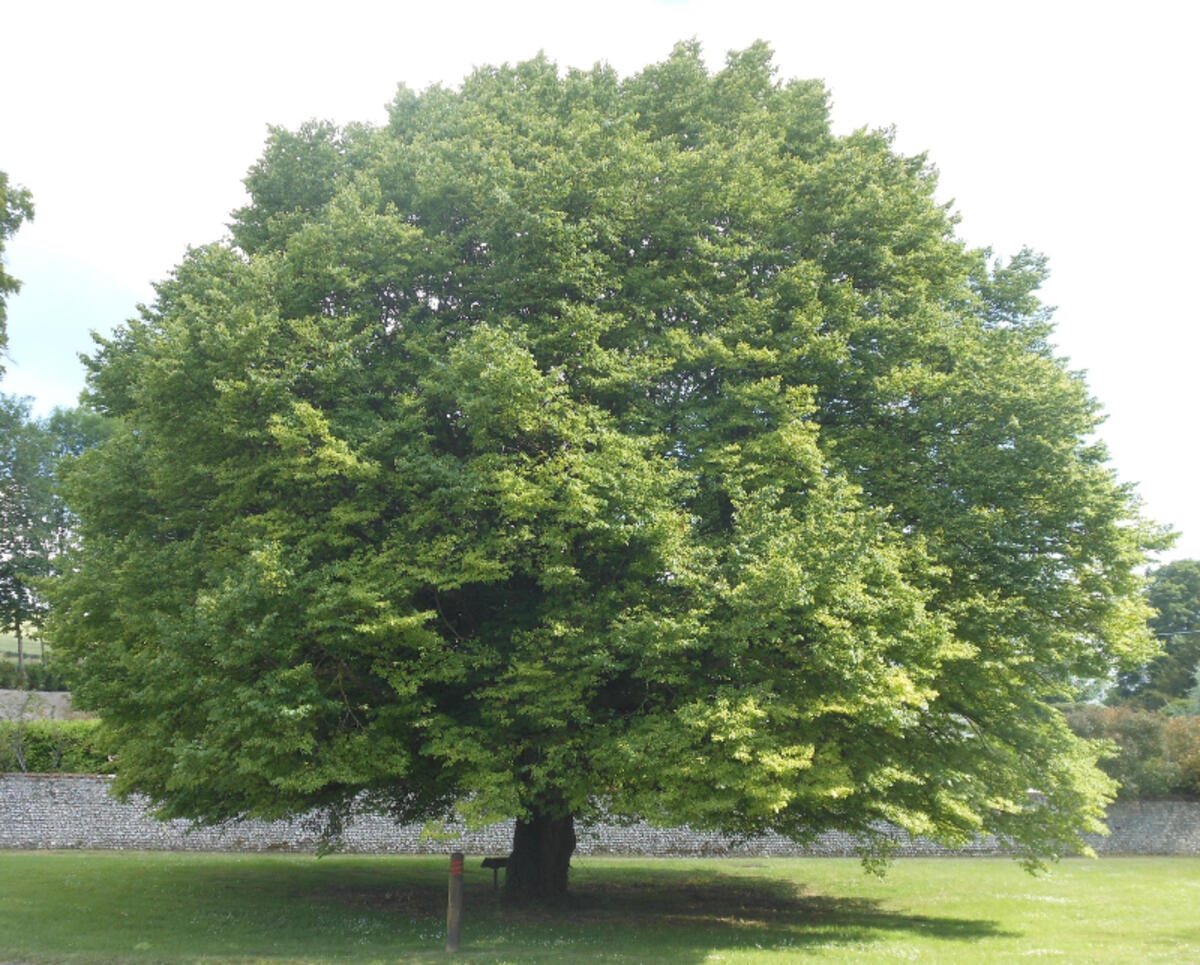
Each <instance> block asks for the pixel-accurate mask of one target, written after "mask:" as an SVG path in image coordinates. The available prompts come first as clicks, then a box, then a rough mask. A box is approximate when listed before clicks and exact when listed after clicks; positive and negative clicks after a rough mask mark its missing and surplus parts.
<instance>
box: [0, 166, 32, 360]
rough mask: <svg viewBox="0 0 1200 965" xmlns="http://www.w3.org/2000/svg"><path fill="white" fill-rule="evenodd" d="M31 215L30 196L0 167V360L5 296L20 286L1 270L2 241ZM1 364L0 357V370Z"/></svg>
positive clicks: (4, 342) (4, 339)
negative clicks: (14, 183)
mask: <svg viewBox="0 0 1200 965" xmlns="http://www.w3.org/2000/svg"><path fill="white" fill-rule="evenodd" d="M26 219H30V220H32V219H33V199H32V198H31V197H30V194H29V192H28V191H27V190H26V189H25V188H21V187H18V186H16V185H10V184H9V183H8V175H7V174H5V173H4V172H3V171H0V360H3V358H4V350H5V348H6V347H7V346H8V309H7V306H6V305H5V302H6V301H7V300H8V296H9V295H12V294H14V293H16V292H18V291H20V290H21V283H20V282H19V281H18V280H17V279H15V278H13V277H12V275H10V274H8V273H7V272H6V271H5V270H4V243H5V242H6V241H7V240H8V239H9V238H10V237H12V235H14V234H16V231H17V229H18V228H20V227H21V224H22V222H24V221H25V220H26ZM3 371H4V366H3V364H2V361H0V373H3Z"/></svg>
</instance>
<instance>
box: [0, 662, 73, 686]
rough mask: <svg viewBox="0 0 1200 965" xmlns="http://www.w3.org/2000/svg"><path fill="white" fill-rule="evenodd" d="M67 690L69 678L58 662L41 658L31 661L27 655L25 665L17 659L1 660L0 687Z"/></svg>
mask: <svg viewBox="0 0 1200 965" xmlns="http://www.w3.org/2000/svg"><path fill="white" fill-rule="evenodd" d="M20 688H23V689H26V690H66V689H67V678H66V675H65V674H63V673H62V671H61V670H60V669H59V666H58V664H57V663H55V662H53V661H47V662H45V663H43V662H42V661H41V660H38V661H36V662H31V661H30V659H29V657H28V656H26V658H25V662H24V666H23V667H19V666H18V665H17V661H16V660H0V689H9V690H14V689H20Z"/></svg>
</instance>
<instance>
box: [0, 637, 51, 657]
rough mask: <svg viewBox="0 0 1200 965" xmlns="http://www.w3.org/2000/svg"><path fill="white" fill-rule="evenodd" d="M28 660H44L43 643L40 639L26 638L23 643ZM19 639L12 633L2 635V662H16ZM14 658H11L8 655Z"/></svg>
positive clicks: (22, 647) (0, 652)
mask: <svg viewBox="0 0 1200 965" xmlns="http://www.w3.org/2000/svg"><path fill="white" fill-rule="evenodd" d="M21 649H22V650H23V651H24V652H25V659H26V660H41V659H42V641H41V639H40V638H39V637H26V638H25V639H24V640H22V641H21ZM16 652H17V638H16V635H15V634H12V633H0V660H16V659H17V658H16V656H15V654H16ZM10 653H11V654H13V655H14V656H12V657H9V656H8V654H10Z"/></svg>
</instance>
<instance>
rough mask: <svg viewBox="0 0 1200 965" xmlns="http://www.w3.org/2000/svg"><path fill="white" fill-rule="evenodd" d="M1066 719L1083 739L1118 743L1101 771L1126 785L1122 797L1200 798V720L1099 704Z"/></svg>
mask: <svg viewBox="0 0 1200 965" xmlns="http://www.w3.org/2000/svg"><path fill="white" fill-rule="evenodd" d="M1066 717H1067V723H1068V724H1070V726H1071V729H1072V730H1073V731H1075V733H1076V734H1078V735H1079V736H1080V737H1087V738H1089V739H1092V740H1107V741H1111V742H1112V743H1113V744H1114V745H1115V748H1114V749H1115V753H1114V754H1113V755H1112V756H1111V757H1109V758H1108V759H1107V760H1103V761H1101V762H1100V767H1101V768H1102V769H1103V770H1104V772H1105V773H1107V774H1108V775H1109V776H1110V777H1112V778H1115V779H1116V780H1117V781H1119V782H1120V784H1121V788H1120V790H1119V791H1118V796H1119V797H1121V798H1124V799H1138V798H1163V797H1185V798H1200V717H1168V716H1167V715H1166V714H1159V713H1155V712H1153V711H1146V710H1137V709H1135V708H1132V707H1101V706H1098V705H1095V704H1081V705H1077V706H1075V707H1072V708H1070V709H1069V710H1067V712H1066Z"/></svg>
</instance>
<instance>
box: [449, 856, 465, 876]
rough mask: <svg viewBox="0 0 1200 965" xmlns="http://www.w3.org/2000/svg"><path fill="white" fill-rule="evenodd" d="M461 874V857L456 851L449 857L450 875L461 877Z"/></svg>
mask: <svg viewBox="0 0 1200 965" xmlns="http://www.w3.org/2000/svg"><path fill="white" fill-rule="evenodd" d="M462 873H463V856H462V855H461V854H459V853H458V852H457V851H456V852H454V854H452V855H450V874H452V875H461V874H462Z"/></svg>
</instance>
